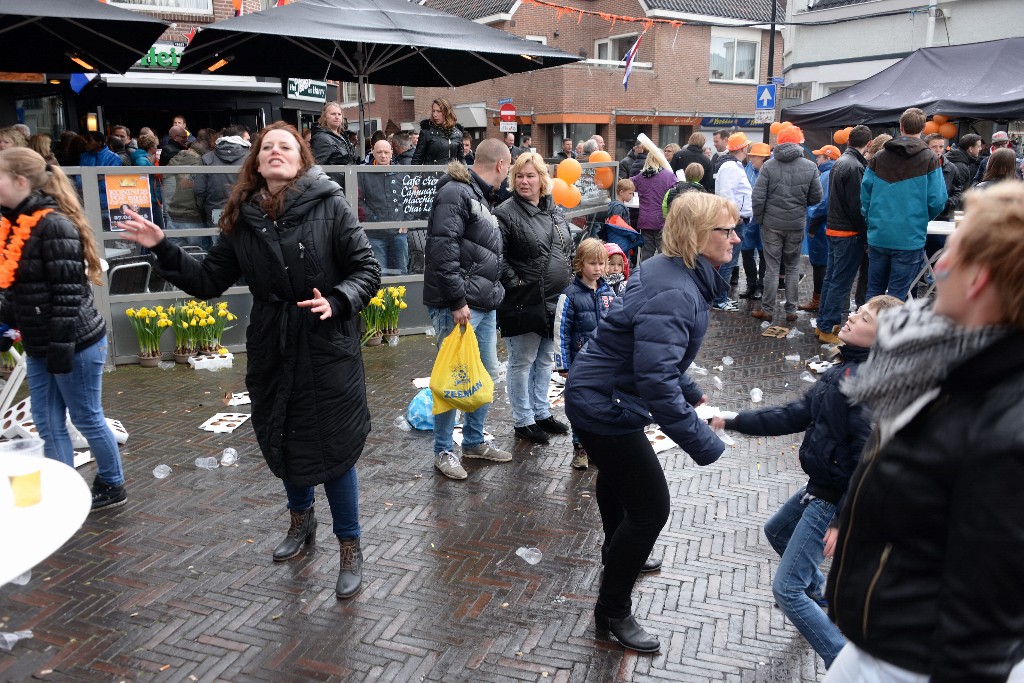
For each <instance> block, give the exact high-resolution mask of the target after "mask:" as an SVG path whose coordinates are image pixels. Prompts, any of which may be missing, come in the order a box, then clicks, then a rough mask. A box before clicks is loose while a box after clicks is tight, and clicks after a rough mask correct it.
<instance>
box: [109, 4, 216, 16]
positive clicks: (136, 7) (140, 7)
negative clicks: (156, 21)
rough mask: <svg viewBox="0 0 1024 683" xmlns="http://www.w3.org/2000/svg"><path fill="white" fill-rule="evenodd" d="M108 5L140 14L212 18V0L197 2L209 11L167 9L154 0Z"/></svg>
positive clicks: (179, 8) (181, 8)
mask: <svg viewBox="0 0 1024 683" xmlns="http://www.w3.org/2000/svg"><path fill="white" fill-rule="evenodd" d="M106 1H107V3H108V4H110V5H114V6H115V7H120V8H121V9H126V10H132V11H141V12H157V13H161V14H191V15H194V16H197V17H212V16H213V0H199V2H204V3H205V4H206V6H207V7H208V8H209V9H191V8H187V7H167V6H164V5H159V4H157V2H156V0H150V1H149V2H146V0H143V1H142V2H127V1H126V0H106Z"/></svg>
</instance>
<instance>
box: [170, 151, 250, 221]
mask: <svg viewBox="0 0 1024 683" xmlns="http://www.w3.org/2000/svg"><path fill="white" fill-rule="evenodd" d="M250 149H251V147H250V146H249V145H244V144H242V141H241V140H239V141H238V142H234V141H232V140H231V139H230V138H221V139H220V140H218V141H217V144H216V145H215V146H214V148H213V149H212V150H210V151H209V152H207V153H206V154H204V155H203V166H241V165H242V162H244V161H245V158H246V157H247V156H249V151H250ZM237 180H238V174H237V173H197V174H196V176H195V184H194V185H193V187H192V191H193V192H194V193H195V195H196V203H197V204H198V205H199V210H200V211H201V212H202V213H203V215H204V216H205V217H206V223H207V224H208V225H211V226H212V225H215V223H216V221H214V220H213V212H214V211H215V210H218V211H219V210H222V209H223V208H224V206H225V205H226V204H227V203H228V197H230V196H231V190H232V188H233V187H234V186H235V181H237ZM172 203H173V200H172Z"/></svg>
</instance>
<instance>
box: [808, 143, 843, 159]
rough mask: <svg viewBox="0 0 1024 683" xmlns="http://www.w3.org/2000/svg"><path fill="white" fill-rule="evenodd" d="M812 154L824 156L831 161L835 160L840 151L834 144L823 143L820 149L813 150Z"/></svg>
mask: <svg viewBox="0 0 1024 683" xmlns="http://www.w3.org/2000/svg"><path fill="white" fill-rule="evenodd" d="M812 154H814V156H826V157H828V158H829V159H831V160H832V161H835V160H836V159H838V158H839V155H840V154H841V152H840V151H839V148H838V147H836V146H835V145H825V146H824V147H822V148H821V149H816V150H814V152H812Z"/></svg>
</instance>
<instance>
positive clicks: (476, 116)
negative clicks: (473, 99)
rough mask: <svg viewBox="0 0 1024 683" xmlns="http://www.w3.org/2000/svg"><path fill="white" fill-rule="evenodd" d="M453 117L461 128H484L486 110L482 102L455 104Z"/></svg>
mask: <svg viewBox="0 0 1024 683" xmlns="http://www.w3.org/2000/svg"><path fill="white" fill-rule="evenodd" d="M454 109H455V117H456V118H457V119H458V120H459V123H460V124H461V125H462V127H463V128H486V127H487V110H486V109H485V108H484V105H482V104H469V105H461V106H460V105H455V107H454Z"/></svg>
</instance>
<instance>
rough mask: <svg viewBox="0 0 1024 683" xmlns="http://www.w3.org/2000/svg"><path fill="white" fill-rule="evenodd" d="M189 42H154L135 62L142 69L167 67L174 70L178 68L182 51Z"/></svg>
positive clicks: (168, 69)
mask: <svg viewBox="0 0 1024 683" xmlns="http://www.w3.org/2000/svg"><path fill="white" fill-rule="evenodd" d="M186 45H187V43H185V42H180V43H154V44H153V46H152V47H150V48H149V52H147V53H146V56H144V57H143V58H142V59H140V60H139V61H138V62H136V63H135V66H136V67H138V68H141V69H161V70H163V69H166V70H167V71H173V70H175V69H177V68H178V63H179V62H180V61H181V53H182V52H184V51H185V47H186Z"/></svg>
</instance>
